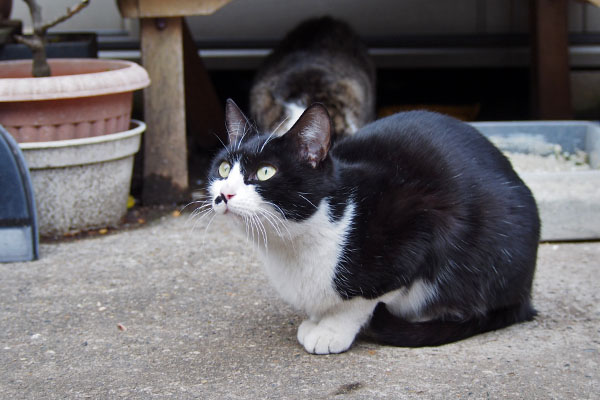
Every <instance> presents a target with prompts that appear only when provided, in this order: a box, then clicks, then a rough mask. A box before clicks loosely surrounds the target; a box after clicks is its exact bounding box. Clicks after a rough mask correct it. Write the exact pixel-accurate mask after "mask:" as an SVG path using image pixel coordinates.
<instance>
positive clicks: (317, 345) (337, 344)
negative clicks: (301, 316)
mask: <svg viewBox="0 0 600 400" xmlns="http://www.w3.org/2000/svg"><path fill="white" fill-rule="evenodd" d="M355 336H356V334H355V333H350V332H348V330H345V329H340V328H335V327H333V326H329V325H327V324H315V323H314V322H313V321H311V320H306V321H304V322H302V323H301V324H300V327H298V341H299V342H300V344H301V345H302V346H304V349H305V350H306V351H307V352H309V353H311V354H334V353H343V352H344V351H346V350H348V349H349V348H350V346H352V342H354V337H355Z"/></svg>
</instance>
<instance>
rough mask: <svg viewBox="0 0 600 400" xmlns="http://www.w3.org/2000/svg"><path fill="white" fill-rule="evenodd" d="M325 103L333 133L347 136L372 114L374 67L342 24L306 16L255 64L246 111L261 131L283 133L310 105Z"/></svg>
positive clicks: (373, 111)
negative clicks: (257, 66) (254, 73)
mask: <svg viewBox="0 0 600 400" xmlns="http://www.w3.org/2000/svg"><path fill="white" fill-rule="evenodd" d="M315 102H320V103H323V104H324V105H325V107H327V110H328V111H329V113H330V115H331V117H332V121H333V135H334V136H335V135H342V136H343V135H349V134H353V133H354V132H356V131H357V130H358V129H359V128H361V127H362V126H363V125H365V124H366V123H367V122H370V121H372V120H373V118H374V117H375V68H374V66H373V64H372V62H371V59H370V58H369V56H368V54H367V49H366V47H365V46H364V44H363V43H362V42H361V41H360V39H359V38H358V36H357V35H356V34H355V33H354V32H353V31H352V29H351V28H350V27H349V26H348V25H347V24H345V23H343V22H341V21H338V20H334V19H332V18H330V17H322V18H317V19H311V20H308V21H306V22H304V23H302V24H300V25H299V26H298V27H297V28H296V29H294V30H293V31H291V32H290V33H289V34H288V35H287V36H286V37H285V38H284V39H283V41H282V42H281V43H280V45H279V46H278V47H277V48H276V49H275V51H274V52H273V53H272V54H271V55H270V56H269V57H267V59H266V60H265V62H264V64H263V65H262V66H261V68H259V71H258V73H257V75H256V78H255V81H254V84H253V87H252V89H251V92H250V114H251V117H252V118H253V120H254V121H255V122H256V124H257V125H258V128H259V130H261V131H262V132H277V133H279V134H282V133H285V132H287V131H288V130H289V128H291V126H292V125H293V124H294V123H295V122H296V120H297V119H298V117H299V116H300V115H301V114H302V112H303V111H304V110H305V109H306V108H307V107H308V106H309V105H311V104H312V103H315Z"/></svg>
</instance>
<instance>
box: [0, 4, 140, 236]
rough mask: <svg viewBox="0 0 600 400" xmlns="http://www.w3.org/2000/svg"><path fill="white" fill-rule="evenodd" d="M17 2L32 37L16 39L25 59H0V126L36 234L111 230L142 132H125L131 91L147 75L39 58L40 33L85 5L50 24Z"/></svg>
mask: <svg viewBox="0 0 600 400" xmlns="http://www.w3.org/2000/svg"><path fill="white" fill-rule="evenodd" d="M23 1H25V2H26V3H27V5H28V6H29V10H30V13H31V15H32V21H33V35H32V36H27V37H26V36H17V37H16V40H18V41H20V42H21V43H25V44H27V45H28V46H30V47H31V50H32V54H33V61H32V60H13V61H0V124H2V125H3V126H4V127H5V128H6V130H7V131H8V132H9V133H10V134H11V135H12V136H13V137H14V138H15V139H16V141H17V142H19V145H20V147H21V149H22V150H23V153H24V156H25V159H26V161H27V163H28V165H29V168H30V171H31V179H32V184H33V187H34V193H35V197H36V204H37V208H38V216H39V224H40V233H41V234H42V235H56V234H63V233H67V232H72V231H78V230H84V229H93V228H100V227H105V226H111V225H116V224H118V222H119V221H120V219H121V217H122V216H123V215H124V214H125V212H126V204H127V197H128V195H129V186H130V183H131V173H132V168H133V154H134V153H135V152H137V150H138V148H139V142H140V135H141V132H142V131H143V130H144V126H145V125H144V124H143V123H142V122H139V121H137V122H135V123H134V124H133V125H134V126H133V127H130V121H131V106H132V100H133V91H134V90H138V89H141V88H144V87H146V86H148V85H149V83H150V80H149V78H148V74H147V72H146V70H145V69H144V68H142V67H141V66H140V65H138V64H136V63H133V62H130V61H123V60H106V59H89V58H87V59H63V58H61V59H58V58H56V59H48V60H46V57H45V51H44V44H45V42H46V34H47V31H48V29H49V28H50V27H52V26H55V25H56V24H58V23H60V22H62V21H65V20H66V19H68V18H71V17H73V16H74V15H75V14H77V13H78V12H79V11H81V10H82V9H83V8H85V7H86V6H87V5H88V4H89V0H81V1H80V2H79V3H78V4H76V5H75V6H73V7H71V8H69V9H68V10H67V12H66V13H65V14H64V15H62V16H61V17H58V18H56V19H55V20H53V21H50V22H43V19H42V16H41V8H40V6H39V4H38V3H37V1H36V0H23ZM89 146H99V147H101V148H102V149H97V148H95V147H94V148H89ZM125 148H127V151H124V149H125ZM125 160H127V161H125ZM107 164H110V165H112V166H111V167H105V165H107Z"/></svg>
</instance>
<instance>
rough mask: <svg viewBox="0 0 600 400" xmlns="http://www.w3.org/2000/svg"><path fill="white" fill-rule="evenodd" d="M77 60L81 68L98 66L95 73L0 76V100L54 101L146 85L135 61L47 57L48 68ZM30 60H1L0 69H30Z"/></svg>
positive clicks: (131, 89) (125, 90)
mask: <svg viewBox="0 0 600 400" xmlns="http://www.w3.org/2000/svg"><path fill="white" fill-rule="evenodd" d="M74 62H77V63H78V64H80V65H82V66H83V67H87V68H91V67H95V68H96V70H97V69H98V66H100V68H101V69H106V70H101V71H99V72H87V73H81V74H71V75H58V76H49V77H41V78H33V77H22V78H2V77H1V75H0V102H17V101H36V100H55V99H68V98H78V97H89V96H99V95H104V94H112V93H122V92H131V91H134V90H138V89H142V88H145V87H147V86H148V85H149V84H150V78H149V76H148V73H147V72H146V70H145V69H144V68H143V67H142V66H140V65H139V64H137V63H134V62H132V61H126V60H113V59H98V58H54V59H49V60H48V63H49V64H50V67H51V68H59V67H60V66H61V65H68V64H69V63H74ZM31 63H32V61H31V60H11V61H1V62H0V67H3V68H0V70H2V69H4V70H5V71H6V70H7V69H8V68H12V69H17V68H27V69H31Z"/></svg>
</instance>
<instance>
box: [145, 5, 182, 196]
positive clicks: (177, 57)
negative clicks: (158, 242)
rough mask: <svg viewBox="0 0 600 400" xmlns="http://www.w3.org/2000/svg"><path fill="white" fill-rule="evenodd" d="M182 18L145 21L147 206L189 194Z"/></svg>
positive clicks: (149, 19)
mask: <svg viewBox="0 0 600 400" xmlns="http://www.w3.org/2000/svg"><path fill="white" fill-rule="evenodd" d="M183 24H184V20H183V18H181V17H175V18H142V19H141V28H140V29H141V48H142V64H143V65H144V68H146V70H147V71H148V74H149V75H150V79H151V80H152V83H151V85H150V86H149V87H148V88H146V89H144V119H145V122H146V124H147V130H146V133H145V135H144V168H143V169H144V182H143V188H142V201H143V203H144V204H162V203H175V202H180V201H182V200H184V199H185V198H186V197H187V195H188V193H187V192H188V168H187V146H186V124H185V85H184V58H183V40H182V38H183V37H182V34H183Z"/></svg>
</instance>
